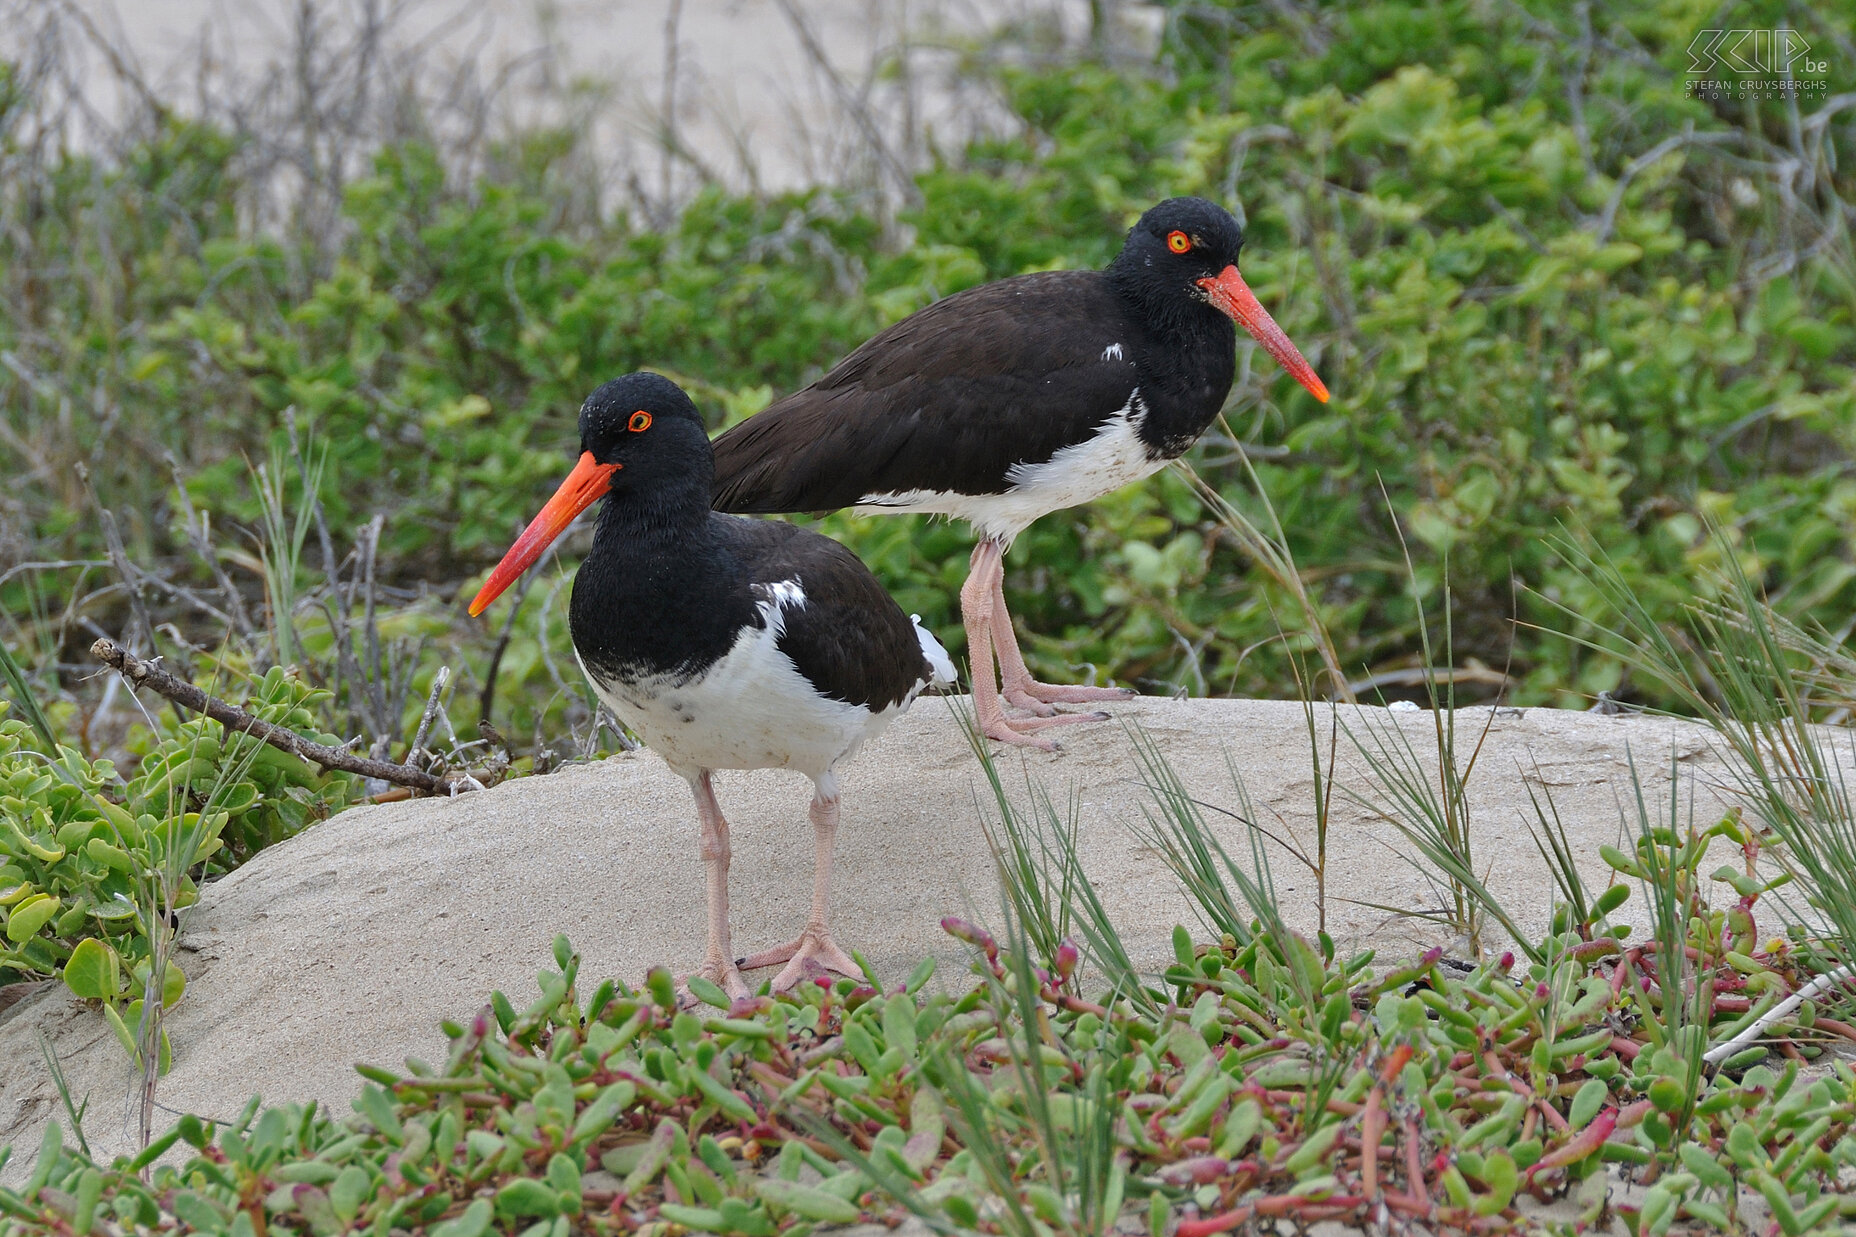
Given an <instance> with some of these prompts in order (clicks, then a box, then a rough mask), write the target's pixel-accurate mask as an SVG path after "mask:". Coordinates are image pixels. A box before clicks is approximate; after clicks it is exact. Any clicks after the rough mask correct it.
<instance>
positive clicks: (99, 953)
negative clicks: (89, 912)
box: [64, 936, 122, 1001]
mask: <svg viewBox="0 0 1856 1237" xmlns="http://www.w3.org/2000/svg"><path fill="white" fill-rule="evenodd" d="M64 983H65V987H67V988H69V989H70V990H71V991H72V992H74V993H76V994H77V995H78V996H80V997H83V998H85V999H86V1000H92V1001H102V1000H108V999H110V998H111V997H114V996H115V995H116V994H117V993H118V992H120V991H121V989H122V972H121V964H120V963H118V962H117V960H116V951H115V950H114V949H111V948H110V947H109V946H108V945H105V944H104V943H103V942H102V941H100V940H98V939H97V938H96V937H94V936H93V937H88V938H86V939H84V940H82V941H79V942H78V943H77V948H76V949H73V950H72V951H71V956H70V957H69V958H67V959H66V960H65V964H64Z"/></svg>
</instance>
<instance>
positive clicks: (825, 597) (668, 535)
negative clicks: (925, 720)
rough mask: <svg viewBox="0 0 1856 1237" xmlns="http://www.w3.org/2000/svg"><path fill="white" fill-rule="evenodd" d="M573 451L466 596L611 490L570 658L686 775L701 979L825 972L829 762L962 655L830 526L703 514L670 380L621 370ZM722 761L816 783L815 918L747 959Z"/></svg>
mask: <svg viewBox="0 0 1856 1237" xmlns="http://www.w3.org/2000/svg"><path fill="white" fill-rule="evenodd" d="M580 452H581V453H580V461H579V463H578V464H576V465H575V466H574V469H573V472H572V473H571V474H570V475H569V476H568V478H567V480H566V481H565V482H563V483H562V484H561V487H560V489H559V490H558V491H557V492H556V493H555V495H554V497H553V498H552V499H550V500H549V501H548V504H547V505H546V506H545V507H543V508H542V511H541V514H540V515H538V516H536V517H535V519H534V520H533V521H532V522H531V523H530V524H529V526H528V528H527V529H526V530H525V531H524V532H523V533H522V536H521V537H520V538H519V539H518V540H517V541H516V543H515V545H513V546H512V547H510V550H509V553H508V554H506V555H504V557H503V560H502V562H501V563H499V564H498V565H497V567H496V569H495V571H493V572H492V573H491V574H490V578H489V579H488V580H487V581H486V582H485V583H484V586H483V589H482V591H480V592H479V593H478V594H477V597H476V599H475V600H474V601H472V602H471V604H470V612H471V613H472V614H473V615H474V614H479V613H482V611H483V610H484V608H485V607H486V606H488V605H489V604H490V603H491V602H492V601H494V600H495V599H496V597H497V596H498V595H499V594H500V593H502V591H503V590H504V589H506V588H508V587H509V585H510V584H511V583H512V582H513V581H514V580H515V579H516V577H518V576H520V575H521V574H522V572H523V571H525V570H527V569H528V568H529V567H530V566H531V565H532V564H533V563H534V562H535V560H536V559H538V558H539V557H540V556H541V553H542V551H543V550H544V549H546V548H547V546H548V544H549V543H550V542H551V541H553V540H554V539H555V538H556V537H557V536H559V535H560V533H561V532H562V530H564V529H565V528H566V527H567V526H568V525H569V524H571V523H572V522H573V520H574V517H575V516H577V515H578V514H579V513H580V512H582V511H584V510H585V509H586V508H587V507H589V506H591V505H592V504H593V503H594V502H596V501H598V499H599V498H600V497H602V496H605V497H606V505H605V507H604V509H603V510H602V511H601V512H600V514H599V523H598V525H597V526H596V527H595V530H594V533H593V545H592V549H591V551H590V552H589V553H588V555H587V557H586V560H585V561H584V562H583V563H581V565H580V571H579V574H578V575H576V576H575V578H574V587H573V600H572V603H571V605H570V607H569V610H568V617H569V626H570V629H571V631H572V634H573V643H574V654H575V656H576V657H578V658H579V661H580V668H581V670H582V671H583V672H585V674H586V677H587V679H588V680H589V681H590V682H591V683H592V685H593V689H594V690H595V691H596V692H597V693H598V694H599V698H600V699H601V700H602V701H604V702H605V704H606V706H607V707H608V708H610V709H611V710H612V712H613V714H614V715H615V716H616V717H618V719H619V720H620V721H622V722H624V723H625V724H626V725H627V726H630V727H631V728H632V730H634V731H635V732H636V733H637V734H638V736H639V737H640V738H642V739H643V740H644V742H645V743H646V745H648V746H649V747H650V748H651V749H652V750H654V751H656V752H657V753H658V754H659V755H660V756H662V757H663V758H664V761H665V763H666V764H668V765H669V766H670V767H671V768H672V769H673V770H675V771H676V772H677V773H679V774H681V775H682V776H683V777H684V778H686V779H688V781H689V783H690V788H691V789H692V790H693V791H694V792H695V795H696V813H697V817H698V819H699V821H700V823H701V853H702V861H703V864H704V866H705V867H706V869H707V876H708V898H707V900H708V913H709V943H708V954H707V957H706V958H705V959H704V962H703V966H702V974H704V975H706V976H707V977H708V978H710V979H711V980H713V981H714V982H716V983H718V984H720V985H722V986H723V988H725V989H726V990H727V991H728V993H729V995H731V996H736V997H739V996H743V995H745V994H746V993H747V991H748V989H747V986H746V984H745V982H744V981H743V980H742V978H741V971H742V970H744V969H745V970H753V969H755V968H758V967H766V966H774V965H778V964H782V963H783V964H785V969H783V970H782V971H781V972H780V973H779V975H778V976H777V977H776V978H775V980H774V985H775V987H776V988H782V989H783V988H787V987H790V986H791V985H793V984H794V983H797V982H798V981H799V980H800V979H801V978H802V977H804V975H805V974H806V973H807V971H808V967H809V965H810V964H816V965H817V966H821V967H824V968H828V969H830V970H835V971H838V972H840V973H849V974H856V973H857V972H856V967H855V965H854V964H853V962H852V960H851V959H850V958H849V957H847V956H846V955H845V953H844V951H843V950H842V949H840V948H839V947H838V945H837V943H836V942H834V941H833V940H832V937H831V932H830V930H829V929H828V928H827V927H826V922H825V912H826V903H827V900H828V896H829V893H830V888H831V854H832V844H833V841H834V839H835V838H836V836H837V830H838V782H837V777H836V772H835V771H836V769H837V767H838V765H839V763H840V762H842V761H843V760H845V759H846V758H847V757H849V756H850V755H851V754H852V753H853V752H855V751H856V750H857V749H858V747H859V746H860V745H862V744H863V743H864V742H865V741H867V740H869V739H871V738H874V737H875V736H876V735H878V734H879V733H881V732H882V731H883V729H884V728H885V727H886V726H888V725H889V723H890V722H891V721H893V720H894V719H895V718H896V716H897V715H898V714H900V713H901V712H903V710H905V709H907V708H908V707H909V705H910V703H911V702H912V701H914V699H915V697H916V696H917V695H918V694H920V693H921V692H922V691H923V690H924V689H926V688H929V687H931V686H940V685H944V684H951V683H952V682H953V679H954V667H953V663H952V662H951V661H950V660H949V659H948V656H947V652H946V650H944V649H943V648H942V647H941V645H940V644H939V643H937V642H936V640H935V638H934V637H933V636H932V635H931V634H929V632H928V631H927V630H926V629H924V628H923V627H922V626H921V625H920V623H919V622H918V621H916V620H915V619H913V618H911V617H910V616H909V615H906V614H904V613H903V612H902V610H901V608H900V607H899V606H897V605H896V602H895V600H894V599H893V598H891V597H890V595H889V594H888V593H886V592H884V591H883V587H882V586H881V585H880V584H878V583H877V581H876V578H875V577H874V576H872V575H871V574H870V572H869V570H868V569H867V568H865V566H864V565H863V563H862V562H860V561H859V560H858V559H857V557H856V556H855V555H854V554H852V553H851V552H850V551H849V550H846V549H845V548H844V547H843V546H841V545H839V544H838V543H837V542H835V541H833V540H831V539H830V538H828V537H822V536H820V535H818V534H817V533H813V532H810V531H807V530H805V529H801V528H797V527H794V526H793V525H790V524H786V523H783V522H779V521H767V520H748V519H740V518H737V517H733V516H726V515H718V514H716V513H715V512H713V511H712V510H711V509H710V506H709V496H710V493H711V489H712V485H713V473H714V464H713V457H712V456H711V453H710V448H709V439H708V435H707V433H706V432H705V431H704V429H703V423H702V418H701V417H700V416H699V415H698V414H697V412H696V407H695V405H694V404H692V403H691V402H690V400H689V397H688V396H686V395H685V394H684V393H683V392H682V390H681V389H679V388H678V387H677V386H676V384H675V383H672V382H670V381H668V380H667V379H664V378H660V377H658V376H657V375H655V374H628V375H627V376H625V377H623V378H617V379H614V380H613V381H611V382H608V383H606V384H605V385H604V386H602V387H600V388H599V390H597V391H595V392H593V394H592V396H591V397H589V398H588V399H587V401H586V403H585V405H584V406H582V407H581V409H580ZM717 769H794V770H797V771H798V772H800V773H803V774H805V775H806V776H807V777H809V778H811V779H812V783H813V786H814V788H815V793H814V794H813V797H812V804H811V812H810V815H811V818H812V827H813V831H814V835H815V841H816V844H817V857H816V867H815V869H814V876H813V890H812V911H811V915H810V916H809V917H808V918H807V920H806V926H805V930H804V931H803V932H801V933H800V935H799V937H798V938H797V939H796V940H794V941H792V942H791V943H789V944H786V945H782V946H779V947H777V948H774V949H769V950H766V951H764V952H761V953H758V954H755V955H753V956H752V957H748V958H741V959H736V958H735V957H734V954H733V952H732V949H731V945H730V938H729V928H728V861H729V845H728V821H727V820H726V819H725V818H724V817H723V815H722V810H721V808H720V806H718V805H717V803H716V799H715V789H714V786H713V784H712V776H711V775H712V774H713V773H714V771H715V770H717Z"/></svg>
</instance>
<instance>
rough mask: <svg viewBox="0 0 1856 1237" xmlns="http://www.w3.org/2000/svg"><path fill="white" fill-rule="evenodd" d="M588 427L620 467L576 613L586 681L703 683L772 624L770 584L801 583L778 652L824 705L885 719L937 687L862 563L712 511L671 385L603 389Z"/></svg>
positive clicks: (790, 530)
mask: <svg viewBox="0 0 1856 1237" xmlns="http://www.w3.org/2000/svg"><path fill="white" fill-rule="evenodd" d="M673 394H674V398H673ZM641 408H648V409H650V410H652V412H653V415H654V418H655V420H654V423H653V424H652V426H651V428H650V430H649V431H648V432H646V433H643V434H633V433H630V432H628V431H626V430H625V429H624V428H623V426H624V424H625V420H626V418H628V417H629V416H630V415H631V414H632V413H633V412H635V411H637V410H639V409H641ZM581 424H582V427H583V432H582V442H581V445H582V448H583V449H584V450H586V451H588V452H590V453H591V454H592V455H593V456H594V458H595V459H597V460H599V461H601V462H602V463H618V464H619V465H620V468H619V469H618V470H617V471H616V472H615V473H614V474H613V475H612V480H611V491H610V495H609V497H608V498H607V499H606V503H605V506H604V507H603V508H602V509H601V511H600V514H599V523H598V525H597V526H596V528H595V530H594V534H593V546H592V549H591V550H590V551H589V552H588V554H587V557H586V559H585V561H584V562H582V563H581V565H580V572H579V574H578V575H577V576H575V578H574V589H573V598H572V601H571V602H570V604H569V607H568V620H569V626H570V628H571V630H572V633H573V640H574V648H575V649H576V650H577V651H578V652H579V654H580V658H581V661H582V663H583V665H584V666H585V667H586V669H587V671H588V673H589V674H591V675H593V676H594V677H596V678H599V679H603V680H605V681H608V682H616V681H621V680H627V679H637V678H642V677H645V676H653V675H669V676H673V677H674V678H676V679H681V680H686V681H687V680H690V679H694V678H697V677H699V676H701V675H702V674H704V673H706V672H707V671H708V670H709V668H710V667H711V666H713V665H714V664H715V663H716V662H717V661H718V660H719V659H721V658H722V657H723V656H725V655H726V654H727V653H728V652H729V651H730V650H731V649H733V648H734V647H735V645H736V643H737V642H738V641H739V640H740V638H741V633H742V631H743V630H744V629H748V628H752V629H755V630H758V629H761V628H763V627H764V626H765V625H766V623H767V622H768V621H769V620H768V618H767V616H766V614H765V613H764V612H763V607H764V605H765V603H767V602H768V601H770V600H772V599H773V597H774V595H775V594H774V592H773V589H774V587H775V586H777V585H782V584H794V585H796V586H797V587H798V588H799V590H800V591H801V592H802V593H803V594H804V598H805V601H804V603H803V604H801V605H796V606H789V607H784V608H783V609H782V619H783V623H784V631H783V632H782V634H781V636H780V639H779V643H778V647H779V649H780V651H781V652H783V653H785V654H786V655H787V656H789V657H790V658H792V660H793V664H794V666H795V667H796V668H797V669H798V671H799V673H800V674H801V675H803V676H805V678H806V679H807V680H808V681H809V682H811V683H812V684H813V686H814V687H816V688H817V689H818V691H819V692H820V694H822V695H824V696H828V697H830V698H831V699H834V700H841V701H844V702H845V703H847V704H858V705H866V706H868V707H869V708H871V709H872V710H877V709H882V708H885V707H888V706H890V705H894V704H898V703H900V702H902V701H903V700H904V699H906V698H907V697H909V696H910V695H911V694H912V693H913V692H914V691H917V690H919V689H920V686H921V683H922V682H923V680H924V679H928V678H932V677H933V668H932V667H930V666H929V665H928V663H927V662H926V660H925V659H924V657H923V655H922V651H921V646H920V644H919V643H918V639H917V636H916V628H915V625H914V624H913V623H912V622H910V620H909V616H908V615H906V614H904V613H903V612H902V608H901V607H900V606H898V605H897V604H896V602H895V599H894V598H892V597H891V596H890V595H889V594H888V593H887V592H885V591H884V590H883V586H882V585H880V584H878V583H877V581H876V578H875V577H874V576H872V575H871V574H870V572H869V569H868V568H866V567H865V566H864V565H863V563H861V562H860V561H858V559H857V556H856V555H854V554H852V553H851V552H850V551H849V550H847V549H845V548H844V547H843V546H841V545H839V544H838V543H837V542H835V541H833V540H832V539H831V538H829V537H825V536H821V535H819V534H818V533H815V532H812V531H811V530H810V529H804V528H799V527H797V526H795V525H792V524H786V523H783V522H778V521H768V520H749V519H743V518H741V517H739V516H728V515H721V514H717V513H716V512H714V511H712V510H711V509H710V507H709V503H708V494H709V490H710V484H711V482H710V478H711V476H712V473H713V463H712V458H711V456H710V451H709V443H708V439H707V436H706V434H705V433H704V432H703V428H702V421H701V419H700V417H699V416H698V414H697V412H696V408H695V406H694V405H693V404H691V403H690V401H689V398H688V396H686V395H684V394H683V392H682V391H681V390H680V389H678V388H677V386H676V385H675V384H674V383H672V382H670V381H669V380H668V379H665V378H660V377H658V376H657V375H655V374H637V375H632V376H631V377H630V378H627V379H618V380H615V382H612V383H608V384H606V386H604V387H601V388H600V389H599V391H598V392H595V394H594V395H593V397H592V398H591V399H589V400H588V401H587V405H586V410H585V411H584V412H583V413H582V416H581ZM613 426H617V427H619V428H618V429H617V431H616V432H614V431H613V430H612V429H611V428H609V427H613Z"/></svg>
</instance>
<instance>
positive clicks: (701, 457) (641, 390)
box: [580, 374, 715, 507]
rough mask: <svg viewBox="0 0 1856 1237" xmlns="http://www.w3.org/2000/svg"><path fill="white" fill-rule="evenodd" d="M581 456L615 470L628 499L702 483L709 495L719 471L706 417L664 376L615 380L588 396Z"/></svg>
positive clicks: (617, 487)
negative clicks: (710, 483) (584, 454)
mask: <svg viewBox="0 0 1856 1237" xmlns="http://www.w3.org/2000/svg"><path fill="white" fill-rule="evenodd" d="M580 450H581V451H583V452H585V453H586V454H588V455H590V456H592V457H593V462H594V463H595V464H596V465H599V466H602V467H603V466H606V465H611V466H612V468H613V472H612V474H611V480H610V486H611V488H612V490H613V491H615V492H619V493H624V494H627V495H631V494H640V495H644V494H650V493H652V492H654V491H657V490H661V489H664V488H667V487H668V488H671V489H676V490H682V489H684V488H686V487H687V486H689V485H692V484H695V483H698V482H699V483H700V485H701V486H702V487H703V492H704V493H705V494H706V493H708V489H707V487H708V485H709V479H710V477H711V476H712V474H713V473H714V471H715V457H714V455H713V454H712V453H711V451H710V449H709V434H708V431H707V430H705V429H704V428H703V424H702V414H700V413H698V412H697V411H696V405H695V404H693V403H691V402H690V397H689V396H687V395H685V394H684V393H683V388H681V387H679V386H678V385H677V384H676V383H674V382H672V381H671V380H670V379H668V378H665V377H662V376H660V375H658V374H627V375H625V376H624V377H623V378H614V379H613V380H612V381H611V382H608V383H606V384H605V385H603V386H601V387H600V388H599V389H598V390H597V391H595V392H593V393H592V394H591V395H589V396H587V397H586V403H584V404H582V405H580ZM706 505H707V504H706V503H705V507H706Z"/></svg>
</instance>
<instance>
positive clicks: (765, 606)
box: [753, 576, 806, 631]
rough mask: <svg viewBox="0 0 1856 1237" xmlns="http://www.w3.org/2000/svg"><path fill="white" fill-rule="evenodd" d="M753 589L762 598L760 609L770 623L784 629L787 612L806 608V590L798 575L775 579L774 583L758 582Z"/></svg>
mask: <svg viewBox="0 0 1856 1237" xmlns="http://www.w3.org/2000/svg"><path fill="white" fill-rule="evenodd" d="M753 589H754V591H755V592H756V593H758V594H760V596H761V598H762V601H761V603H760V609H761V613H762V615H764V616H765V617H766V619H767V622H768V624H769V625H771V626H775V627H778V628H779V629H780V630H782V631H784V630H785V629H786V619H785V617H784V616H785V612H786V611H788V610H802V609H804V608H805V604H806V590H805V589H804V588H802V587H800V584H799V577H798V576H794V577H793V578H792V579H790V580H775V581H774V582H773V583H772V584H756V585H754V586H753Z"/></svg>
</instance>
